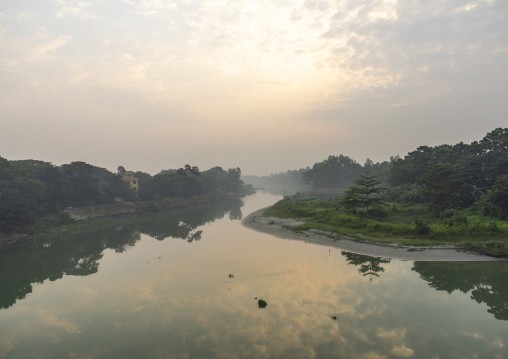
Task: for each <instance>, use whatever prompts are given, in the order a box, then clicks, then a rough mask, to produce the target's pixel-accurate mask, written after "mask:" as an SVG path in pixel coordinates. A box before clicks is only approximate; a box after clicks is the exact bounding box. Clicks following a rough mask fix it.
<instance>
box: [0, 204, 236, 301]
mask: <svg viewBox="0 0 508 359" xmlns="http://www.w3.org/2000/svg"><path fill="white" fill-rule="evenodd" d="M242 205H243V201H242V200H241V199H232V200H230V201H226V202H220V203H213V204H207V205H204V206H200V207H199V208H190V209H186V210H180V211H172V212H161V213H157V214H155V215H145V216H142V217H137V218H134V219H127V220H123V221H115V223H114V224H113V225H110V226H104V227H100V228H97V229H95V230H91V231H87V232H81V233H75V234H70V235H60V236H51V237H46V238H42V239H38V240H37V241H35V242H34V245H33V246H30V247H28V248H23V249H19V250H13V251H9V252H5V253H2V254H1V255H0V308H9V307H10V306H12V305H13V304H14V303H15V302H16V301H17V300H19V299H23V298H25V296H26V295H27V294H28V293H31V292H32V284H34V283H43V282H44V281H46V280H48V279H49V280H50V281H56V280H58V279H61V278H63V276H64V275H71V276H88V275H90V274H94V273H97V271H98V270H99V260H101V259H102V258H103V251H104V250H105V249H113V250H114V251H115V252H119V253H121V252H124V251H125V250H127V249H128V248H129V247H133V246H134V245H135V244H136V242H138V241H139V240H140V238H141V233H144V234H148V235H150V236H151V237H154V238H156V239H157V240H163V239H165V238H168V237H172V238H181V239H184V240H186V241H187V242H189V243H191V242H193V241H198V240H200V239H201V236H202V233H203V231H202V230H197V228H198V227H199V226H202V225H203V224H205V223H211V222H214V221H215V220H216V219H220V218H223V217H224V216H225V215H226V214H227V213H228V212H229V213H230V216H229V218H230V219H232V220H233V219H234V220H238V219H241V218H242V212H241V209H240V207H241V206H242ZM231 213H232V214H231Z"/></svg>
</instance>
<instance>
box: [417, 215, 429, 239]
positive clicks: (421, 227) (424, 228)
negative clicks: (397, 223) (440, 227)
mask: <svg viewBox="0 0 508 359" xmlns="http://www.w3.org/2000/svg"><path fill="white" fill-rule="evenodd" d="M430 231H431V229H430V226H429V225H428V224H427V223H425V222H423V221H422V220H421V219H415V232H416V234H418V235H421V236H427V235H429V234H430Z"/></svg>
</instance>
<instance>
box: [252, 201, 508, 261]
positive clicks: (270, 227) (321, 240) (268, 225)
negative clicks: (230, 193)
mask: <svg viewBox="0 0 508 359" xmlns="http://www.w3.org/2000/svg"><path fill="white" fill-rule="evenodd" d="M265 210H266V208H263V209H260V210H257V211H255V212H253V213H251V214H249V215H248V216H247V217H245V218H244V219H243V221H242V224H243V225H244V226H246V227H247V228H250V229H253V230H255V231H258V232H263V233H268V234H271V235H273V236H276V237H280V238H286V239H294V240H301V241H305V242H306V243H312V244H318V245H324V246H329V247H334V248H339V249H343V250H345V251H348V252H353V253H357V254H365V255H369V256H373V257H382V258H392V259H400V260H410V261H451V262H456V261H461V262H464V261H474V262H480V261H483V262H487V261H500V260H501V261H503V260H504V261H506V259H500V258H494V257H489V256H485V255H481V254H477V253H474V252H469V251H464V250H462V249H458V248H456V247H453V246H446V247H445V246H442V247H409V246H398V245H379V244H371V243H366V242H361V241H357V240H353V239H351V238H348V237H345V236H340V235H337V234H334V233H330V232H325V231H319V230H306V231H304V232H294V231H292V230H290V229H287V227H293V226H297V225H299V224H301V223H303V222H301V221H298V220H295V219H291V218H277V217H265V216H264V215H263V214H264V212H265ZM285 227H286V228H285Z"/></svg>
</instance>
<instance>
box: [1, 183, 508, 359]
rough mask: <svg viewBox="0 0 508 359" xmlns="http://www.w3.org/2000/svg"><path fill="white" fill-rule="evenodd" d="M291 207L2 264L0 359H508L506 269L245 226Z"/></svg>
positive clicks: (204, 219)
mask: <svg viewBox="0 0 508 359" xmlns="http://www.w3.org/2000/svg"><path fill="white" fill-rule="evenodd" d="M280 198H281V196H277V195H274V194H270V193H265V192H258V193H256V194H255V195H252V196H249V197H246V198H244V199H242V200H232V201H227V202H226V203H222V204H217V205H209V206H202V207H199V208H194V209H191V210H187V211H182V212H177V213H175V212H173V213H158V214H154V215H148V216H142V217H137V218H130V219H126V220H121V221H117V222H115V223H114V224H112V225H109V226H105V227H101V228H98V229H95V230H92V231H88V232H84V233H80V234H65V233H64V234H61V235H58V236H56V237H54V238H52V239H51V240H49V239H48V240H46V239H40V240H38V242H37V243H36V244H35V245H34V246H30V247H28V248H25V249H22V250H17V251H11V252H6V253H2V254H0V308H1V309H0V357H1V358H23V359H24V358H366V359H375V358H508V280H507V278H508V264H507V263H506V262H486V263H482V262H478V263H472V262H466V263H464V262H460V263H459V262H457V263H454V262H437V263H436V262H411V261H402V260H395V259H383V258H375V257H369V256H365V255H358V254H354V253H349V252H345V251H341V250H340V249H335V248H328V247H325V246H318V245H312V244H308V243H305V242H301V241H294V240H285V239H281V238H277V237H273V236H271V235H268V234H264V233H259V232H255V231H252V230H250V229H248V228H246V227H244V226H242V224H241V219H242V217H244V216H246V215H247V214H249V213H251V212H253V211H255V210H257V209H259V208H263V207H266V206H268V205H271V204H273V203H275V202H276V201H277V200H278V199H280ZM261 298H262V299H264V300H265V301H266V302H267V303H268V305H267V307H266V308H263V309H260V308H259V307H258V303H257V299H261Z"/></svg>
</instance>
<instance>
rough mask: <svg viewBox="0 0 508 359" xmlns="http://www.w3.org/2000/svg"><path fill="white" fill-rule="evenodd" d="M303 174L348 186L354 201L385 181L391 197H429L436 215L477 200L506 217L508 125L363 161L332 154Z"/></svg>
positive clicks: (326, 184) (316, 184) (316, 181)
mask: <svg viewBox="0 0 508 359" xmlns="http://www.w3.org/2000/svg"><path fill="white" fill-rule="evenodd" d="M362 176H363V177H362ZM303 177H304V178H305V179H306V180H307V181H308V182H309V183H311V184H312V185H313V188H314V189H325V188H339V189H346V188H349V191H346V197H347V195H348V194H349V195H350V196H349V198H348V199H349V202H347V201H346V204H350V205H351V206H353V207H355V206H357V205H358V204H357V203H356V202H354V201H355V200H358V199H360V200H363V199H365V198H361V197H362V196H358V193H359V192H361V190H367V191H370V192H369V194H370V193H372V192H371V191H372V188H375V187H376V186H379V185H382V186H386V187H388V188H387V189H386V191H385V193H384V194H385V197H386V198H387V199H389V200H393V201H398V202H409V203H426V204H428V205H429V209H430V210H431V211H432V212H433V213H435V214H436V215H441V214H443V213H444V212H446V211H447V210H454V209H462V208H468V207H472V206H476V207H477V209H478V211H479V212H480V213H481V214H484V215H490V216H500V217H503V218H504V217H506V216H508V128H497V129H495V130H493V131H491V132H489V133H488V134H487V135H485V137H484V138H483V139H482V140H480V141H474V142H472V143H470V144H465V143H463V142H460V143H458V144H456V145H440V146H434V147H431V146H420V147H418V148H417V149H416V150H414V151H412V152H409V153H408V154H407V155H406V156H404V158H399V157H398V156H396V157H391V158H390V161H384V162H381V163H379V162H378V163H373V162H372V161H370V160H367V161H366V162H365V164H364V165H363V166H362V165H360V164H359V163H357V162H356V161H354V160H353V159H351V158H349V157H347V156H344V155H340V156H329V157H328V159H326V160H324V161H322V162H319V163H316V164H314V166H313V167H312V168H311V169H310V170H308V171H306V172H304V173H303ZM366 179H369V180H370V181H376V183H375V186H374V187H372V186H370V187H369V186H367V187H365V186H364V183H363V182H365V180H366ZM358 181H360V182H362V181H363V182H362V183H358ZM355 183H356V184H357V185H359V186H354V184H355ZM371 187H372V188H371ZM378 188H381V187H378ZM375 192H380V191H377V190H375ZM363 197H368V195H365V194H364V195H363ZM372 200H374V198H373V197H372Z"/></svg>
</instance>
